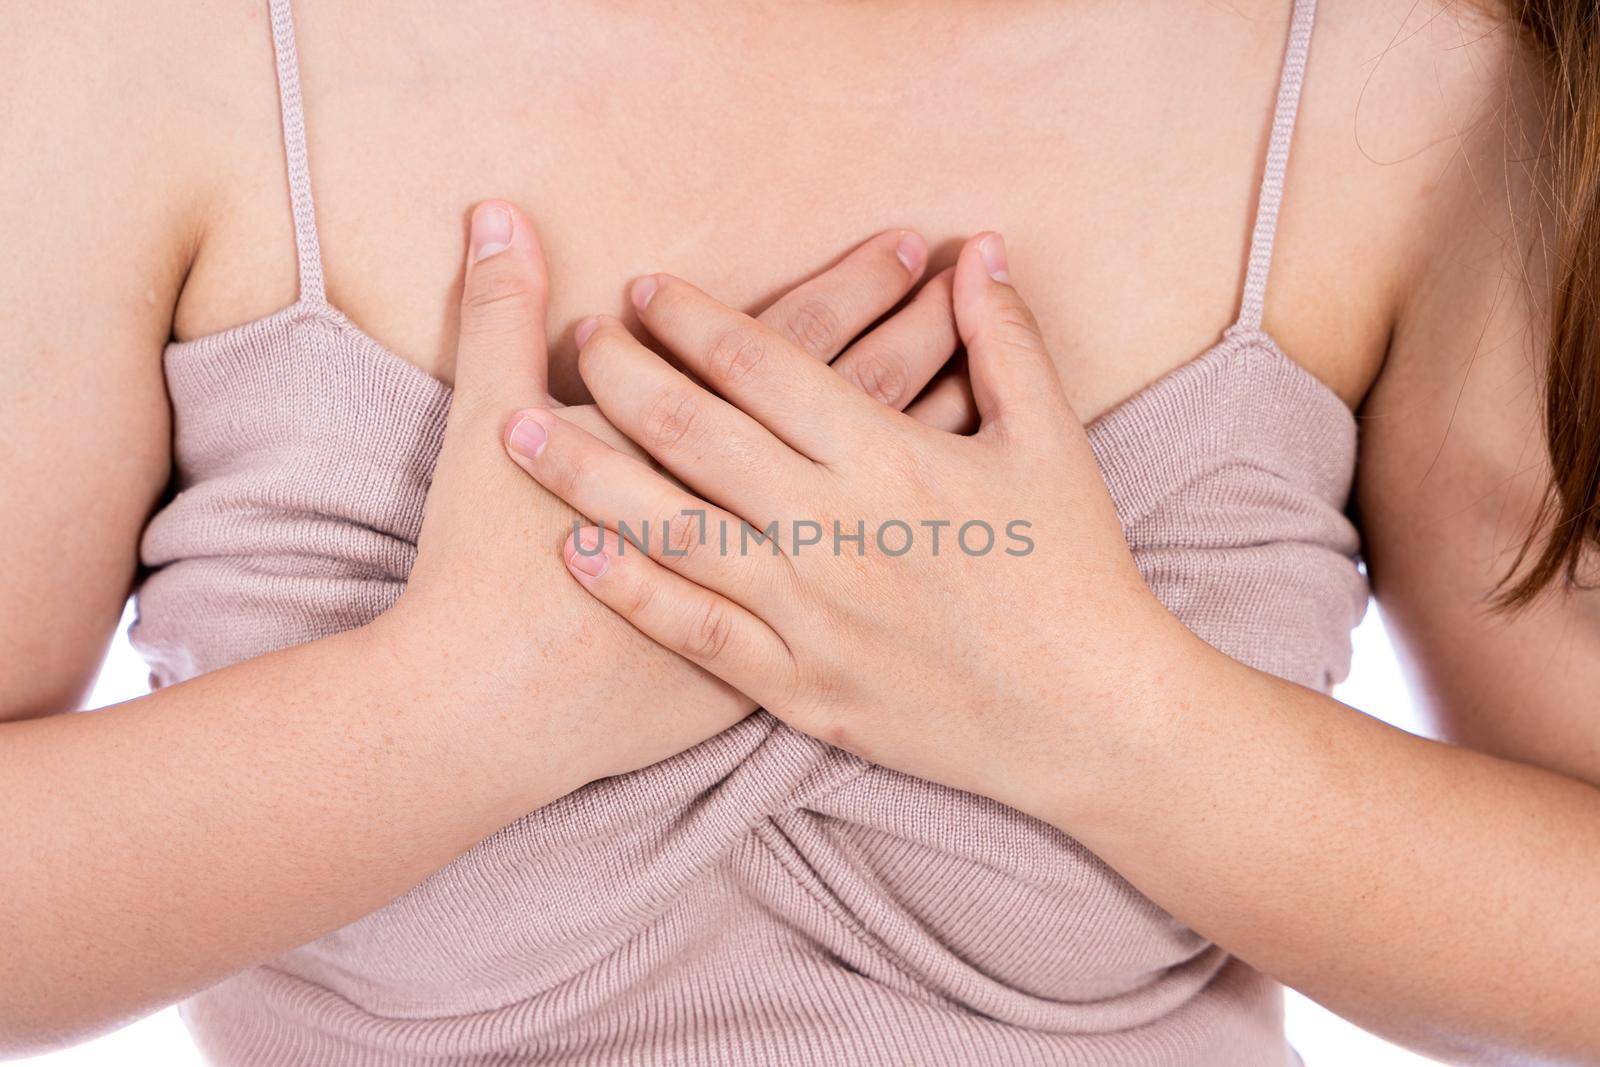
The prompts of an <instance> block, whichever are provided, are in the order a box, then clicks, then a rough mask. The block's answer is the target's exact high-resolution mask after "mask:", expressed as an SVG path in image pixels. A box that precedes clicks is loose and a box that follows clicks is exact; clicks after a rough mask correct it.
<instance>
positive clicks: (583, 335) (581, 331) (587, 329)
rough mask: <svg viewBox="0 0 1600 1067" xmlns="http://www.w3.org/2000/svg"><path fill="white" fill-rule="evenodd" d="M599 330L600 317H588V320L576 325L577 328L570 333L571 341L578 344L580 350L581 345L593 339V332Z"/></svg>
mask: <svg viewBox="0 0 1600 1067" xmlns="http://www.w3.org/2000/svg"><path fill="white" fill-rule="evenodd" d="M599 328H600V316H599V315H590V316H589V317H588V318H586V319H584V320H583V321H582V322H580V323H578V328H577V329H576V330H573V331H572V339H573V340H574V341H576V342H577V343H578V347H579V348H582V347H583V343H584V342H585V341H587V340H588V339H589V338H591V337H593V336H594V332H595V331H596V330H598V329H599Z"/></svg>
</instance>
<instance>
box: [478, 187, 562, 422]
mask: <svg viewBox="0 0 1600 1067" xmlns="http://www.w3.org/2000/svg"><path fill="white" fill-rule="evenodd" d="M548 294H549V279H548V276H547V274H546V272H545V264H544V253H543V251H542V250H541V249H540V247H539V239H538V236H537V235H536V234H535V233H534V229H533V226H532V224H530V223H529V222H528V220H527V218H526V217H524V216H523V214H522V213H521V212H520V211H518V210H517V209H516V208H514V207H512V206H511V205H510V204H508V203H506V202H505V201H504V200H487V201H485V202H483V203H482V204H479V205H478V206H477V208H476V209H474V210H473V212H472V220H471V223H470V237H469V242H468V251H467V273H466V278H465V280H464V281H463V282H462V287H461V332H460V341H459V342H458V343H457V346H456V367H455V379H456V388H455V393H456V398H457V400H458V402H459V401H460V400H469V401H471V402H473V403H484V404H486V405H496V406H505V407H506V408H507V409H508V410H509V409H514V408H517V407H524V406H528V405H533V404H543V403H545V402H546V399H547V393H548V387H549V377H548V354H547V352H546V350H545V304H546V300H547V298H548Z"/></svg>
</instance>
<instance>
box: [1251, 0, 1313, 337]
mask: <svg viewBox="0 0 1600 1067" xmlns="http://www.w3.org/2000/svg"><path fill="white" fill-rule="evenodd" d="M1316 16H1317V0H1295V4H1294V16H1293V19H1292V21H1291V22H1290V25H1289V45H1288V48H1287V49H1285V51H1284V55H1283V74H1282V75H1281V77H1280V78H1279V81H1278V105H1277V109H1276V111H1275V112H1274V113H1273V117H1272V141H1271V143H1270V145H1269V146H1268V148H1267V166H1266V171H1265V173H1263V174H1262V176H1261V196H1260V199H1258V200H1257V201H1256V225H1255V231H1254V232H1253V233H1252V234H1251V237H1250V269H1249V272H1248V273H1247V274H1246V276H1245V282H1244V300H1243V302H1242V303H1241V304H1240V307H1239V322H1238V325H1239V326H1240V327H1242V328H1244V329H1247V330H1259V329H1260V328H1261V318H1262V314H1263V313H1264V311H1265V308H1266V300H1267V274H1268V272H1270V271H1271V269H1272V242H1273V239H1274V237H1275V236H1276V235H1277V231H1278V208H1279V207H1280V206H1281V205H1282V203H1283V180H1284V174H1285V173H1286V172H1287V170H1288V168H1289V144H1290V142H1291V141H1293V140H1294V121H1295V115H1296V113H1297V112H1298V111H1299V110H1300V87H1301V85H1303V84H1304V82H1305V77H1306V56H1307V54H1308V53H1309V52H1310V50H1311V27H1312V24H1313V23H1314V22H1315V21H1316Z"/></svg>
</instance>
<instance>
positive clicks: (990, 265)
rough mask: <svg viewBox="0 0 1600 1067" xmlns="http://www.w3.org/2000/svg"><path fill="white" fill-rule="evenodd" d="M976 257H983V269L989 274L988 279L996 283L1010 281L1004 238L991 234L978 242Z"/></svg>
mask: <svg viewBox="0 0 1600 1067" xmlns="http://www.w3.org/2000/svg"><path fill="white" fill-rule="evenodd" d="M978 255H980V256H982V257H983V267H984V269H985V270H987V271H988V272H989V277H991V278H993V279H994V280H995V281H997V282H1009V281H1011V271H1010V270H1009V269H1008V268H1007V266H1006V242H1005V238H1003V237H1001V236H1000V235H999V234H997V233H991V234H990V235H989V236H987V237H985V238H984V239H983V240H981V241H979V242H978Z"/></svg>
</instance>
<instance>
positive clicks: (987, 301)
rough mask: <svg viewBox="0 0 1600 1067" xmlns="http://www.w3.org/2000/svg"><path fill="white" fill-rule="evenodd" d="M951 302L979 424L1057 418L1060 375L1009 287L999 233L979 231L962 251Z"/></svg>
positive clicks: (1026, 310)
mask: <svg viewBox="0 0 1600 1067" xmlns="http://www.w3.org/2000/svg"><path fill="white" fill-rule="evenodd" d="M951 301H952V303H953V305H954V308H955V316H956V331H957V332H958V333H959V334H960V335H961V343H962V344H963V345H964V346H965V347H966V350H967V371H968V374H969V375H970V376H971V378H972V396H973V399H974V400H975V401H976V402H977V405H978V414H979V415H980V417H981V418H982V423H983V426H985V427H987V426H989V425H990V424H993V423H1000V422H1013V421H1017V420H1022V421H1027V420H1028V419H1029V418H1030V417H1032V416H1036V415H1037V416H1041V417H1043V418H1049V419H1058V418H1059V417H1060V413H1059V411H1058V410H1057V409H1056V405H1055V403H1054V402H1055V401H1056V400H1057V399H1058V398H1062V399H1064V395H1063V393H1062V391H1061V379H1060V377H1059V376H1058V375H1057V374H1056V368H1055V364H1054V362H1052V361H1051V359H1050V353H1049V352H1047V351H1046V350H1045V346H1044V338H1043V336H1041V335H1040V333H1039V324H1038V323H1037V322H1036V321H1035V320H1034V317H1033V312H1032V311H1031V310H1030V309H1029V308H1028V305H1027V304H1025V303H1023V300H1022V297H1021V295H1020V294H1018V292H1017V290H1016V289H1015V288H1013V287H1012V285H1011V269H1010V266H1009V264H1008V263H1007V260H1006V244H1005V240H1004V239H1003V238H1002V237H1001V236H1000V235H999V234H998V233H993V232H989V233H980V234H978V235H976V236H975V237H972V238H970V239H969V240H968V241H967V243H966V246H965V247H963V248H962V249H961V256H960V258H959V259H957V260H956V274H955V279H954V287H953V290H952V293H951Z"/></svg>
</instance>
